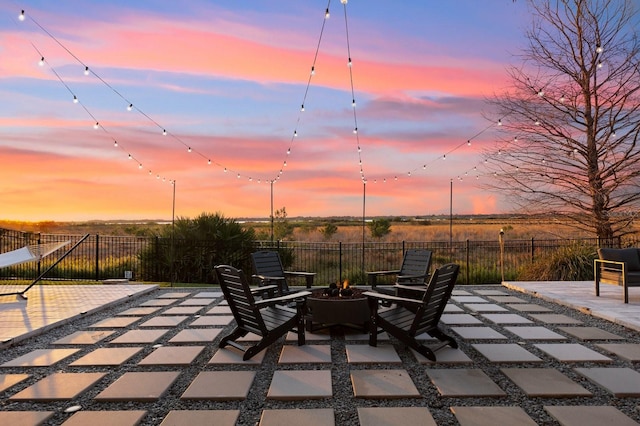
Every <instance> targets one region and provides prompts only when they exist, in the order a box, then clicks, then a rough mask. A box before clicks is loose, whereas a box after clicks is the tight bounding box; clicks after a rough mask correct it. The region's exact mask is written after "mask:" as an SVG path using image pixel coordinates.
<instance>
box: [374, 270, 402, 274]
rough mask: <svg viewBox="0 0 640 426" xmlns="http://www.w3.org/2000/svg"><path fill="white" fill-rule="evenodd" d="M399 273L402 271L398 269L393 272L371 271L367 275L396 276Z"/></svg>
mask: <svg viewBox="0 0 640 426" xmlns="http://www.w3.org/2000/svg"><path fill="white" fill-rule="evenodd" d="M399 273H400V270H399V269H396V270H393V271H371V272H367V275H394V274H399Z"/></svg>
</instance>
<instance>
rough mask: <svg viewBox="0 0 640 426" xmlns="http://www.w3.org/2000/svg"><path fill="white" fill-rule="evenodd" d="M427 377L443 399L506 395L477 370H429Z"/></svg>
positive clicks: (483, 373) (482, 372)
mask: <svg viewBox="0 0 640 426" xmlns="http://www.w3.org/2000/svg"><path fill="white" fill-rule="evenodd" d="M427 375H428V376H429V378H430V379H431V382H432V383H433V384H434V385H435V387H436V388H437V389H438V392H439V393H440V395H442V396H443V397H456V398H461V397H473V398H476V397H480V396H486V397H501V396H505V395H506V393H505V392H504V391H503V390H502V389H501V388H500V386H498V385H497V384H495V383H494V382H493V380H491V378H489V376H487V375H486V374H485V372H484V371H482V370H480V369H477V368H472V369H468V368H464V369H455V370H445V369H429V370H427Z"/></svg>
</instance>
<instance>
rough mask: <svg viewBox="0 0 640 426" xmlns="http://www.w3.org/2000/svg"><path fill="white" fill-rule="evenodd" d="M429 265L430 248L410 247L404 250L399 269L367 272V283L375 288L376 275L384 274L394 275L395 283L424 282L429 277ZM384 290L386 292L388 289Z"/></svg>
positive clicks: (412, 283) (411, 283) (414, 283)
mask: <svg viewBox="0 0 640 426" xmlns="http://www.w3.org/2000/svg"><path fill="white" fill-rule="evenodd" d="M429 266H431V251H430V250H423V249H410V250H407V251H405V252H404V257H403V259H402V265H401V266H400V269H396V270H391V271H372V272H367V276H368V279H369V285H370V286H371V288H372V289H375V288H376V286H377V281H378V277H379V276H384V275H395V276H396V284H402V285H416V284H425V282H426V281H427V278H428V277H429ZM385 292H388V290H387V291H385Z"/></svg>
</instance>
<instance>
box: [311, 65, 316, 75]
mask: <svg viewBox="0 0 640 426" xmlns="http://www.w3.org/2000/svg"><path fill="white" fill-rule="evenodd" d="M315 73H316V67H315V66H311V75H315Z"/></svg>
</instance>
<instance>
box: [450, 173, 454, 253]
mask: <svg viewBox="0 0 640 426" xmlns="http://www.w3.org/2000/svg"><path fill="white" fill-rule="evenodd" d="M449 254H450V256H451V259H450V260H451V261H453V179H451V182H450V183H449Z"/></svg>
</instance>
